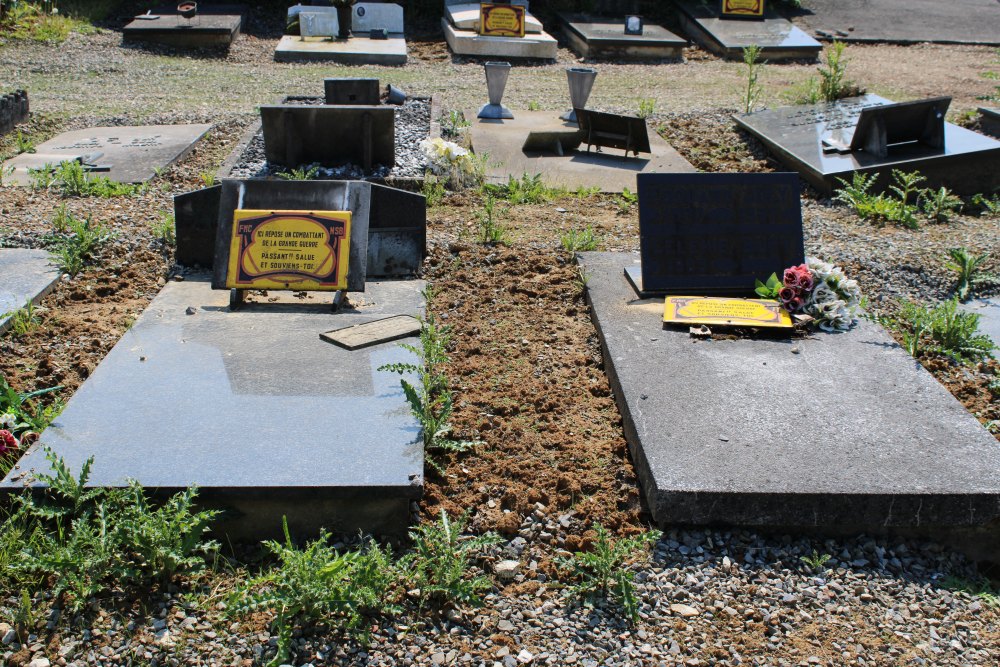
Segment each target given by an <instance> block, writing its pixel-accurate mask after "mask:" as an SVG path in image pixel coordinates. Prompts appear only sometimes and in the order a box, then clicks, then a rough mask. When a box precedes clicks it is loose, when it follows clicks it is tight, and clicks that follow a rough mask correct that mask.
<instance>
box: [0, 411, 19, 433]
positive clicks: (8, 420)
mask: <svg viewBox="0 0 1000 667" xmlns="http://www.w3.org/2000/svg"><path fill="white" fill-rule="evenodd" d="M15 424H17V416H16V415H15V414H14V413H13V412H5V413H3V414H2V415H0V428H6V429H12V428H14V425H15Z"/></svg>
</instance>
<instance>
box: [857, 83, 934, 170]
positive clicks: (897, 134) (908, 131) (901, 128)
mask: <svg viewBox="0 0 1000 667" xmlns="http://www.w3.org/2000/svg"><path fill="white" fill-rule="evenodd" d="M950 104H951V98H950V97H932V98H929V99H926V100H914V101H913V102H898V103H896V104H883V105H881V106H872V107H865V108H863V109H862V110H861V115H860V116H858V125H857V127H855V128H854V136H853V137H852V138H851V150H852V151H856V150H864V151H866V152H867V153H870V154H872V155H874V156H875V157H879V158H885V157H887V156H888V155H889V146H892V145H897V144H904V143H910V142H917V143H920V144H922V145H924V146H927V147H928V148H934V149H938V150H943V149H944V116H945V114H946V113H948V105H950Z"/></svg>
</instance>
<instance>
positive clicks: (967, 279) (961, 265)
mask: <svg viewBox="0 0 1000 667" xmlns="http://www.w3.org/2000/svg"><path fill="white" fill-rule="evenodd" d="M948 255H949V256H950V257H951V261H950V262H948V263H947V264H945V266H946V267H948V268H949V269H951V270H952V271H956V272H958V285H957V286H956V287H955V294H957V295H958V300H959V301H961V302H962V303H965V302H966V301H968V300H969V299H970V298H972V290H973V288H974V287H975V286H976V285H978V284H980V283H984V282H991V281H993V280H996V279H997V278H996V276H993V275H991V274H988V273H984V272H983V269H982V266H983V264H985V263H986V260H988V259H989V257H990V255H989V253H983V254H982V255H973V254H971V253H970V252H969V251H968V250H967V249H966V248H952V249H951V250H949V251H948Z"/></svg>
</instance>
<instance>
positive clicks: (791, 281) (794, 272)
mask: <svg viewBox="0 0 1000 667" xmlns="http://www.w3.org/2000/svg"><path fill="white" fill-rule="evenodd" d="M781 282H783V283H784V284H785V287H798V286H799V272H798V267H796V266H790V267H788V268H787V269H785V273H784V276H783V277H782V281H781Z"/></svg>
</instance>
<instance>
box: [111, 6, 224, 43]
mask: <svg viewBox="0 0 1000 667" xmlns="http://www.w3.org/2000/svg"><path fill="white" fill-rule="evenodd" d="M242 13H243V8H242V7H241V6H239V5H218V6H213V5H205V4H204V3H199V5H198V13H197V14H196V15H195V16H194V17H193V18H190V19H188V18H184V17H183V16H181V15H180V14H178V13H177V9H176V7H173V8H170V7H160V8H157V9H154V10H151V11H150V12H149V13H147V14H144V15H140V16H136V17H135V18H134V19H133V20H132V21H130V22H129V23H127V24H126V25H125V27H123V28H122V41H123V42H125V43H126V44H137V43H139V44H141V43H154V44H164V45H167V46H173V47H177V48H184V49H198V48H212V47H216V48H217V47H224V48H229V46H230V45H232V43H233V42H234V41H235V40H236V38H237V37H239V34H240V28H241V27H242V24H243V17H242Z"/></svg>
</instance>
